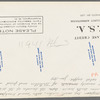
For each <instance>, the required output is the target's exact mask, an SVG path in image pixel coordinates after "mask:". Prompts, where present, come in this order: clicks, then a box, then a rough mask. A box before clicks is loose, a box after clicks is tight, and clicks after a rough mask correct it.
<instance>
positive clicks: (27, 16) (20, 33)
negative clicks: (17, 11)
mask: <svg viewBox="0 0 100 100" xmlns="http://www.w3.org/2000/svg"><path fill="white" fill-rule="evenodd" d="M4 17H8V18H11V17H42V32H40V33H38V32H37V33H0V35H7V34H43V33H44V25H43V24H44V23H43V21H44V19H43V16H0V18H4Z"/></svg>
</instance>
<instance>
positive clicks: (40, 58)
mask: <svg viewBox="0 0 100 100" xmlns="http://www.w3.org/2000/svg"><path fill="white" fill-rule="evenodd" d="M37 52H38V54H37V55H36V60H37V66H39V67H40V72H42V68H43V54H42V52H41V51H40V49H39V48H37Z"/></svg>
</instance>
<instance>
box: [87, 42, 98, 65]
mask: <svg viewBox="0 0 100 100" xmlns="http://www.w3.org/2000/svg"><path fill="white" fill-rule="evenodd" d="M88 55H89V60H91V61H92V65H93V66H94V65H95V62H96V56H95V50H94V46H93V45H91V43H90V42H89V49H88Z"/></svg>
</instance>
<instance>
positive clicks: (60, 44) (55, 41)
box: [19, 36, 69, 48]
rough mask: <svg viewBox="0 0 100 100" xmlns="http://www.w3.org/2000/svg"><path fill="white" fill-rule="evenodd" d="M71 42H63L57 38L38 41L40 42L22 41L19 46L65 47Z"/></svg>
mask: <svg viewBox="0 0 100 100" xmlns="http://www.w3.org/2000/svg"><path fill="white" fill-rule="evenodd" d="M68 45H69V42H68V41H67V40H66V39H64V40H62V41H61V39H60V37H59V36H57V37H56V38H55V39H52V38H50V39H48V40H47V41H46V40H38V41H30V40H29V41H20V42H19V46H20V47H27V48H31V47H36V48H37V47H41V46H46V47H63V46H68Z"/></svg>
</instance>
